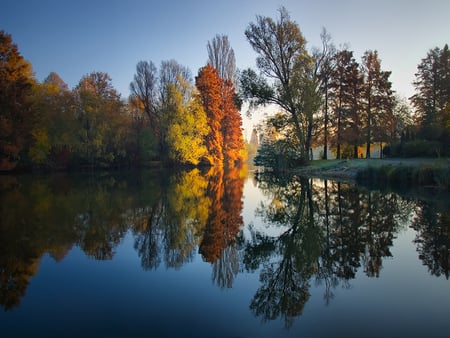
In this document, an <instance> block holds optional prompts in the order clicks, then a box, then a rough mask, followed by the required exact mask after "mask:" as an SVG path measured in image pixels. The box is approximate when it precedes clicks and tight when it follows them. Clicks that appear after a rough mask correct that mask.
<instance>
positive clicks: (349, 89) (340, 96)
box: [329, 50, 359, 159]
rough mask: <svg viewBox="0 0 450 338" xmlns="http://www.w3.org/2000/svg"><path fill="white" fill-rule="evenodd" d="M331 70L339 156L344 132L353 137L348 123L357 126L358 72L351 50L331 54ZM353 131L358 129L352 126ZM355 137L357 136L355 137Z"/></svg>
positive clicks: (331, 95) (339, 156) (330, 85)
mask: <svg viewBox="0 0 450 338" xmlns="http://www.w3.org/2000/svg"><path fill="white" fill-rule="evenodd" d="M332 62H333V71H332V72H331V79H330V83H329V87H330V92H331V94H330V97H331V100H332V106H333V112H334V114H333V117H334V118H333V120H334V122H335V123H334V129H335V132H336V135H335V141H336V158H337V159H340V158H341V155H342V153H341V145H342V144H343V143H344V142H345V136H346V135H345V134H347V137H348V138H355V136H354V135H352V133H349V131H350V124H351V123H352V122H353V123H354V126H357V127H359V126H358V123H357V121H355V119H356V118H357V113H358V109H357V101H355V99H356V100H358V98H359V92H358V88H357V87H355V86H357V84H358V79H359V73H358V63H357V62H356V61H355V59H354V57H353V52H351V51H348V50H341V51H339V52H337V53H336V54H335V55H334V56H333V61H332ZM351 112H353V121H350V114H351ZM352 131H353V133H357V132H358V129H357V128H354V129H353V130H352ZM356 138H357V137H356Z"/></svg>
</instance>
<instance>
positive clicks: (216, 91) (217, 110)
mask: <svg viewBox="0 0 450 338" xmlns="http://www.w3.org/2000/svg"><path fill="white" fill-rule="evenodd" d="M222 82H223V81H222V79H221V78H220V76H219V74H218V72H217V69H215V68H214V67H213V66H211V65H210V64H208V65H206V66H204V67H203V68H200V70H199V73H198V76H197V77H196V78H195V84H196V86H197V88H198V90H199V92H200V97H201V99H202V103H203V107H204V109H205V111H206V116H207V121H208V126H209V132H208V135H207V136H206V148H207V150H208V161H209V162H210V163H211V164H213V165H219V166H221V165H223V160H224V155H223V154H224V152H223V134H222V130H221V128H222V120H223V117H224V112H223V109H222Z"/></svg>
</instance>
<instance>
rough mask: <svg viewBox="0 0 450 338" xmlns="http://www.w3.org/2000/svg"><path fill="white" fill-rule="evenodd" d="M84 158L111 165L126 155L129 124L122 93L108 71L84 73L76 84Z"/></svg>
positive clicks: (94, 163) (98, 163)
mask: <svg viewBox="0 0 450 338" xmlns="http://www.w3.org/2000/svg"><path fill="white" fill-rule="evenodd" d="M75 92H76V95H77V104H78V114H77V119H78V123H79V125H80V129H79V137H80V140H81V143H82V148H83V149H82V150H83V151H84V156H83V158H84V160H85V161H86V163H87V164H89V165H111V164H112V163H114V162H117V161H120V160H122V159H123V158H124V157H125V155H126V147H125V144H124V140H125V138H126V131H127V124H126V120H125V119H124V115H123V114H122V103H121V101H120V95H119V94H118V93H117V91H116V89H115V88H114V87H113V85H112V83H111V78H110V77H109V75H108V74H106V73H102V72H93V73H90V74H88V75H85V76H84V77H83V78H82V79H81V80H80V82H79V84H78V85H77V87H76V88H75Z"/></svg>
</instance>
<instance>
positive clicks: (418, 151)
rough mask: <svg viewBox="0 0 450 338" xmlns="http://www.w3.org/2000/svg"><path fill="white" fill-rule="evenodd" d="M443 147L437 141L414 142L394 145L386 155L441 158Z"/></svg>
mask: <svg viewBox="0 0 450 338" xmlns="http://www.w3.org/2000/svg"><path fill="white" fill-rule="evenodd" d="M441 147H442V145H441V143H440V142H437V141H427V140H413V141H409V142H404V143H397V144H393V145H391V146H389V147H388V151H386V150H385V151H384V154H385V155H386V156H392V157H440V156H441V153H442V149H441Z"/></svg>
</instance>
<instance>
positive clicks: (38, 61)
mask: <svg viewBox="0 0 450 338" xmlns="http://www.w3.org/2000/svg"><path fill="white" fill-rule="evenodd" d="M280 6H285V7H286V9H287V10H288V11H289V13H290V15H291V19H293V20H294V21H296V22H297V23H298V25H299V27H300V30H301V31H302V33H303V35H304V37H305V38H306V40H307V41H308V45H307V46H308V49H309V50H311V48H312V47H314V46H316V47H318V46H320V32H321V30H322V27H325V28H326V29H327V30H328V32H329V33H330V34H331V37H332V39H333V42H334V44H335V45H336V46H338V47H339V45H344V44H346V45H348V47H349V49H350V50H353V51H354V55H355V57H356V60H357V61H358V62H359V61H360V60H361V56H362V55H363V53H364V51H366V50H369V49H371V50H377V51H378V55H379V57H380V59H381V60H382V63H381V67H382V69H383V70H389V71H392V75H391V77H390V80H391V81H392V83H393V89H394V90H395V91H396V92H397V93H398V94H399V95H401V96H403V97H409V96H411V95H413V94H414V89H413V86H412V84H411V83H412V81H413V80H414V74H415V72H416V70H417V65H418V64H419V63H420V61H421V59H422V58H424V57H425V56H426V54H427V52H428V50H429V49H431V48H434V47H439V48H442V47H443V46H444V45H445V44H446V43H449V42H450V41H449V40H450V19H449V17H448V16H449V14H450V1H446V0H409V1H408V0H377V1H374V0H372V1H368V0H334V1H333V0H314V1H307V0H275V1H270V0H226V1H212V0H209V1H208V0H184V1H183V0H173V1H167V0H166V1H144V0H39V1H33V0H0V30H4V31H6V32H7V33H9V34H11V35H12V38H13V41H14V42H15V43H16V44H17V45H18V47H19V51H20V52H21V54H22V55H23V56H24V57H25V59H27V60H28V61H30V62H31V64H32V66H33V70H34V72H35V74H36V78H37V79H38V80H39V81H42V80H43V79H44V78H45V77H46V76H47V75H48V74H49V73H50V72H52V71H54V72H56V73H57V74H58V75H59V76H61V78H62V79H63V80H64V81H65V82H66V83H67V84H68V85H69V87H70V88H73V87H74V86H75V85H76V84H77V83H78V82H79V81H80V79H81V78H82V76H84V75H86V74H88V73H90V72H92V71H102V72H106V73H108V74H109V75H110V76H111V78H112V83H113V85H114V87H115V88H116V89H117V90H118V91H119V93H121V95H122V97H124V98H126V97H128V95H129V84H130V82H131V81H132V79H133V75H134V73H135V68H136V64H137V62H138V61H140V60H151V61H153V62H154V63H155V65H156V66H157V67H159V65H160V63H161V61H163V60H169V59H174V60H176V61H177V62H178V63H180V64H182V65H184V66H187V67H189V69H190V70H191V72H192V75H193V76H195V75H196V74H197V72H198V69H199V68H200V67H202V66H204V65H205V64H206V60H207V50H206V44H207V42H208V41H209V40H211V39H212V38H213V37H214V36H215V35H216V34H225V35H227V36H228V38H229V40H230V43H231V46H232V48H233V49H234V51H235V56H236V64H237V67H238V68H239V69H245V68H248V67H251V68H255V59H256V54H255V52H254V51H253V50H252V48H251V47H250V45H249V43H248V42H247V40H246V38H245V35H244V32H245V29H246V28H247V26H248V24H249V23H250V22H254V21H255V18H256V15H263V16H270V17H272V18H276V17H277V16H278V12H277V9H278V8H279V7H280ZM244 120H245V118H244ZM244 122H245V121H244Z"/></svg>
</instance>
